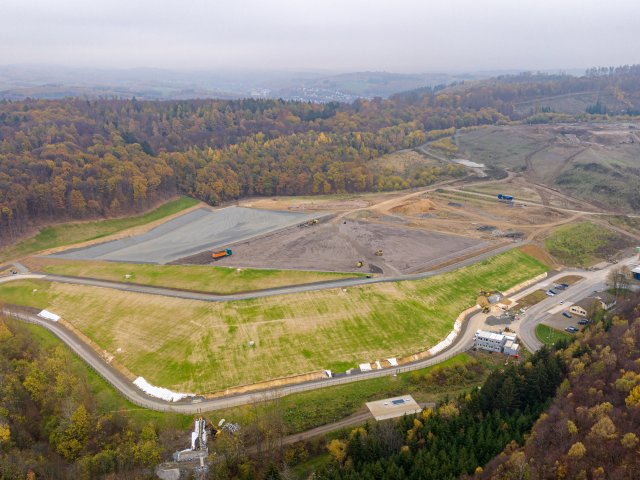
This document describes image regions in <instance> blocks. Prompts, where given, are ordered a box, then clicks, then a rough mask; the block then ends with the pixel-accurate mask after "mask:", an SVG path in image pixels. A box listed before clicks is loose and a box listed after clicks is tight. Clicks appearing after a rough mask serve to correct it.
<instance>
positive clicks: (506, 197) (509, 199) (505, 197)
mask: <svg viewBox="0 0 640 480" xmlns="http://www.w3.org/2000/svg"><path fill="white" fill-rule="evenodd" d="M498 200H506V201H507V202H512V201H513V196H512V195H504V194H503V193H499V194H498Z"/></svg>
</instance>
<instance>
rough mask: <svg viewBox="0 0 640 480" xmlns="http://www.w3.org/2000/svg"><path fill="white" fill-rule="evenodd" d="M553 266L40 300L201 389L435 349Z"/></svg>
mask: <svg viewBox="0 0 640 480" xmlns="http://www.w3.org/2000/svg"><path fill="white" fill-rule="evenodd" d="M545 270H546V266H545V265H544V264H542V263H541V262H539V261H537V260H535V259H533V258H531V257H529V256H527V255H526V254H524V253H522V252H520V251H518V250H512V251H510V252H507V253H504V254H501V255H497V256H495V257H492V258H490V259H487V260H484V261H482V262H479V263H477V264H474V265H471V266H469V267H465V268H463V269H460V270H457V271H454V272H450V273H447V274H444V275H441V276H437V277H431V278H428V279H424V280H419V281H404V282H396V283H385V284H374V285H366V286H360V287H352V288H349V289H347V290H346V291H345V290H343V289H331V290H321V291H315V292H304V293H299V294H291V295H281V296H274V297H267V298H258V299H253V300H245V301H235V302H223V303H206V302H198V301H189V300H182V299H176V298H169V297H159V296H156V295H142V294H136V293H131V292H123V291H118V290H109V289H103V288H97V287H85V286H77V285H67V284H50V285H49V287H48V289H47V290H46V297H47V298H46V299H42V300H41V304H40V305H46V306H47V308H50V309H51V310H52V311H54V312H55V313H57V314H59V315H61V316H62V317H63V318H64V319H66V320H67V321H69V322H71V323H72V324H73V325H74V326H75V327H77V328H78V329H79V330H81V331H82V332H83V333H84V334H86V335H87V336H88V337H89V338H91V339H92V340H93V341H95V342H96V343H97V344H98V345H100V346H101V347H102V348H104V349H106V350H107V351H109V352H111V353H112V354H114V355H115V357H116V358H117V359H118V360H119V361H120V362H121V363H122V364H123V365H124V366H125V367H127V368H128V369H129V370H130V371H132V372H134V373H135V374H137V375H142V376H144V377H145V378H146V379H147V380H149V381H150V382H151V383H154V384H157V385H161V386H164V387H168V388H173V389H176V390H181V391H191V392H197V393H202V392H211V391H216V390H219V389H223V388H226V387H230V386H236V385H244V384H250V383H254V382H259V381H264V380H270V379H274V378H279V377H283V376H289V375H294V374H300V373H305V372H311V371H318V370H322V369H325V368H329V367H330V366H332V367H340V368H344V367H345V366H346V365H350V366H351V367H355V366H356V365H357V364H358V363H362V362H366V361H374V360H376V359H383V358H388V357H392V356H396V357H401V356H405V355H408V354H412V353H415V352H417V351H421V350H424V349H427V348H429V347H431V346H433V345H435V344H436V343H438V342H439V341H440V340H442V339H443V338H444V337H445V336H446V335H447V333H448V332H449V331H450V330H451V328H452V326H453V322H454V321H455V319H456V318H457V316H458V314H459V313H460V312H461V311H462V310H465V309H467V308H469V307H470V306H472V305H473V304H474V302H475V299H476V297H477V295H478V292H479V291H480V290H481V289H483V290H506V289H508V288H509V287H511V286H513V285H515V284H517V283H520V282H522V281H524V280H526V279H529V278H532V277H534V276H536V275H538V274H540V273H542V272H543V271H545ZM34 285H35V286H36V288H41V287H39V286H40V285H41V286H46V285H47V284H46V283H45V282H28V283H27V284H21V283H18V282H15V283H13V284H12V285H9V284H5V285H0V298H4V297H5V292H10V295H11V300H7V301H11V303H19V304H26V305H31V304H32V302H31V300H30V298H29V296H28V294H29V292H31V290H32V288H34ZM20 288H22V290H23V291H22V292H21V291H20ZM250 341H253V342H255V344H254V345H253V346H250V345H249V342H250Z"/></svg>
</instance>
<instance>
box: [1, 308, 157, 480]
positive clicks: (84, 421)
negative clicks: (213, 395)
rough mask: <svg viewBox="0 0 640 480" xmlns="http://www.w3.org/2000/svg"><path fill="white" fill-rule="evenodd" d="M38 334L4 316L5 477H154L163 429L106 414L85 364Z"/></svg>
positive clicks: (2, 347) (3, 413)
mask: <svg viewBox="0 0 640 480" xmlns="http://www.w3.org/2000/svg"><path fill="white" fill-rule="evenodd" d="M40 332H41V333H42V331H40ZM37 333H38V331H35V330H33V331H30V330H28V329H27V327H25V326H24V325H20V324H17V323H14V322H12V321H7V322H6V323H5V321H4V320H3V319H2V318H1V317H0V478H2V479H24V478H27V479H36V478H38V479H40V478H52V479H53V478H55V479H64V478H69V479H71V478H74V479H79V478H86V479H89V478H100V477H103V476H104V475H106V474H113V473H114V472H118V473H119V475H120V476H119V477H118V478H151V477H152V476H153V473H152V472H153V467H154V466H155V465H156V464H157V463H158V462H159V460H160V458H161V455H162V454H163V453H164V451H163V447H162V442H161V441H160V438H159V435H158V432H157V431H156V427H155V426H154V425H152V424H151V423H150V422H149V423H147V422H143V423H142V424H141V423H138V422H136V423H134V422H132V421H131V419H130V418H129V417H127V415H128V413H126V412H124V413H121V412H117V411H114V412H109V413H104V412H100V411H99V408H98V406H97V403H98V400H97V399H96V398H95V397H94V396H93V393H92V391H91V388H90V387H89V386H88V385H87V383H86V380H87V379H86V373H85V372H86V370H85V369H84V367H81V369H80V370H78V368H77V367H76V366H75V365H76V362H78V361H79V360H78V359H73V358H72V355H71V353H70V352H69V351H68V350H67V349H65V348H63V347H61V346H59V345H58V344H57V343H53V344H50V345H49V346H50V347H51V349H50V350H49V349H47V348H46V343H48V342H45V344H43V340H42V339H41V340H40V342H38V341H35V340H34V339H33V338H32V336H33V335H35V334H37ZM44 334H45V335H44V337H43V338H45V339H46V338H49V336H48V335H49V334H48V332H44ZM56 345H58V346H56ZM83 373H84V376H83V375H82V374H83ZM103 409H104V405H103Z"/></svg>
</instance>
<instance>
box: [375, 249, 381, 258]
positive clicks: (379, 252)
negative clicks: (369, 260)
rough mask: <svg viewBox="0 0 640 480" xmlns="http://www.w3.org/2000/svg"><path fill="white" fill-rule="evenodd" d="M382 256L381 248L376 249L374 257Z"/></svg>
mask: <svg viewBox="0 0 640 480" xmlns="http://www.w3.org/2000/svg"><path fill="white" fill-rule="evenodd" d="M381 256H382V250H380V249H379V250H376V257H381Z"/></svg>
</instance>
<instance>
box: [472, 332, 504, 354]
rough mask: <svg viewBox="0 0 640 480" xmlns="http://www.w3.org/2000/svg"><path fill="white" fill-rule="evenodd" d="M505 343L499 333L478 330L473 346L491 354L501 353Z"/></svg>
mask: <svg viewBox="0 0 640 480" xmlns="http://www.w3.org/2000/svg"><path fill="white" fill-rule="evenodd" d="M505 341H506V339H505V338H504V335H502V334H500V333H495V332H487V331H485V330H478V331H477V332H476V336H475V342H474V346H475V347H476V348H481V349H482V350H489V351H491V352H502V347H504V343H505Z"/></svg>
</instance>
